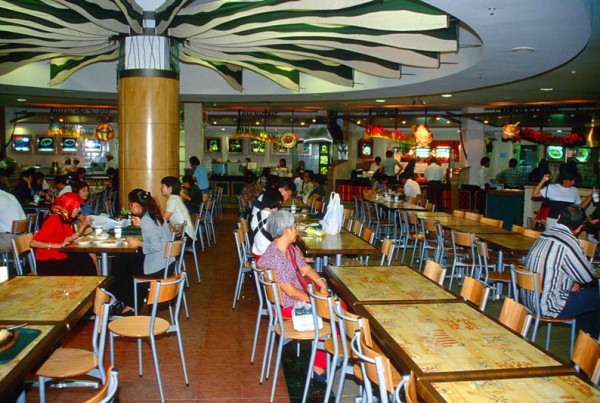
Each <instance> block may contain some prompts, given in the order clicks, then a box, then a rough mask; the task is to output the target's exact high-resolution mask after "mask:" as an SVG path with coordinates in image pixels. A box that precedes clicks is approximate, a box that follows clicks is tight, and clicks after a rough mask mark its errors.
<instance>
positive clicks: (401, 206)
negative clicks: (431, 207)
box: [365, 197, 427, 211]
mask: <svg viewBox="0 0 600 403" xmlns="http://www.w3.org/2000/svg"><path fill="white" fill-rule="evenodd" d="M365 200H367V201H370V202H371V203H377V204H379V205H380V206H383V207H385V208H387V209H389V210H411V211H427V209H426V208H425V207H422V206H419V205H418V204H411V203H406V202H403V201H399V202H394V201H393V199H392V200H390V201H386V200H385V199H384V198H379V199H375V198H374V197H366V198H365Z"/></svg>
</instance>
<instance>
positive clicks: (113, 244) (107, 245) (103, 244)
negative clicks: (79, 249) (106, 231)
mask: <svg viewBox="0 0 600 403" xmlns="http://www.w3.org/2000/svg"><path fill="white" fill-rule="evenodd" d="M119 245H121V241H118V242H117V241H102V242H100V243H98V246H100V247H103V248H116V247H117V246H119Z"/></svg>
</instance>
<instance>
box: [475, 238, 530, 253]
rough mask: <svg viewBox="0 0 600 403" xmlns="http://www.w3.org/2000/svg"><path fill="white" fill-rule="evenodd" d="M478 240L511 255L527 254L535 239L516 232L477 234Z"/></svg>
mask: <svg viewBox="0 0 600 403" xmlns="http://www.w3.org/2000/svg"><path fill="white" fill-rule="evenodd" d="M477 238H479V239H480V240H482V241H485V242H487V243H488V245H489V246H491V247H494V248H499V249H502V250H503V251H505V252H509V253H511V254H519V255H523V254H527V253H528V252H529V250H530V249H531V247H532V246H533V243H534V242H535V241H536V239H535V238H532V237H528V236H525V235H523V234H519V233H516V232H510V233H509V234H483V233H482V234H477Z"/></svg>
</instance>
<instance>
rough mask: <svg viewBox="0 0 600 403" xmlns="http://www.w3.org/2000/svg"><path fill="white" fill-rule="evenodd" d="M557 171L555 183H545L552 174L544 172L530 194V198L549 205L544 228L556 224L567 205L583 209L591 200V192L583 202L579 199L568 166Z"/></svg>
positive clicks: (573, 173)
mask: <svg viewBox="0 0 600 403" xmlns="http://www.w3.org/2000/svg"><path fill="white" fill-rule="evenodd" d="M559 172H560V173H559V174H558V181H557V183H552V184H550V185H547V182H548V181H549V180H550V179H551V178H552V175H551V174H546V175H544V177H543V178H542V180H540V182H539V183H538V184H537V186H536V187H535V189H533V192H532V194H531V199H532V200H540V199H542V200H543V201H544V202H545V203H546V205H547V206H548V207H550V212H549V213H548V218H546V229H550V228H552V226H554V224H556V222H557V219H558V216H559V215H560V212H561V211H562V210H563V209H564V208H566V207H568V206H569V205H571V204H579V205H581V207H582V208H583V209H584V210H585V209H586V208H587V207H588V206H589V205H590V203H591V202H592V194H590V195H589V196H588V197H587V198H586V199H585V200H584V201H583V202H582V201H581V197H580V196H579V190H577V188H576V187H575V186H574V184H575V179H576V173H575V172H573V171H572V170H571V169H568V168H566V169H560V170H559ZM544 186H546V187H545V188H544ZM542 188H544V189H542Z"/></svg>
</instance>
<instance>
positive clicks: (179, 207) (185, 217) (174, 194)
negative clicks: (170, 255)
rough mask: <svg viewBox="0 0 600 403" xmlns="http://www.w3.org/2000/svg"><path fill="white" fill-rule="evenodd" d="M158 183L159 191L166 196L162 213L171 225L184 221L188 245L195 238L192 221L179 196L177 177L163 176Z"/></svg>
mask: <svg viewBox="0 0 600 403" xmlns="http://www.w3.org/2000/svg"><path fill="white" fill-rule="evenodd" d="M160 184H161V188H160V191H161V193H162V195H163V196H164V197H166V198H167V206H166V207H165V209H164V210H162V215H163V217H164V218H165V219H167V221H169V222H170V223H171V225H174V224H183V223H186V226H185V233H186V234H187V244H188V246H189V245H191V244H192V242H193V241H194V239H195V234H194V223H193V222H192V218H191V217H190V212H189V211H188V209H187V207H185V204H183V199H182V198H181V196H179V193H180V192H181V184H180V183H179V178H177V177H175V176H165V177H164V178H162V179H161V180H160Z"/></svg>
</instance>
